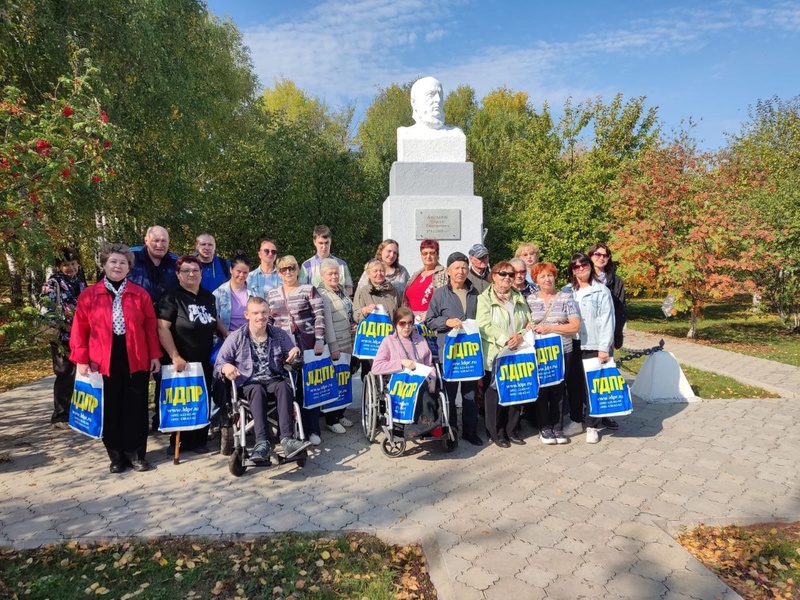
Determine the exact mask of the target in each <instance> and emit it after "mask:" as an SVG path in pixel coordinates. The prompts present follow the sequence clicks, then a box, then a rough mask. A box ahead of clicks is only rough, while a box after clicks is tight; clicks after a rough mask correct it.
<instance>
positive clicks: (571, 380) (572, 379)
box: [564, 340, 596, 423]
mask: <svg viewBox="0 0 800 600" xmlns="http://www.w3.org/2000/svg"><path fill="white" fill-rule="evenodd" d="M581 354H582V351H581V344H580V341H578V340H572V352H570V353H569V354H567V355H565V356H564V362H565V363H566V362H567V359H569V363H570V366H569V369H568V371H567V373H566V375H567V378H566V382H567V386H566V387H567V399H568V400H569V418H570V419H571V420H572V421H573V422H575V423H583V417H584V412H585V408H584V407H585V406H586V399H587V394H586V375H585V374H584V372H583V357H582V356H581ZM595 355H596V354H595Z"/></svg>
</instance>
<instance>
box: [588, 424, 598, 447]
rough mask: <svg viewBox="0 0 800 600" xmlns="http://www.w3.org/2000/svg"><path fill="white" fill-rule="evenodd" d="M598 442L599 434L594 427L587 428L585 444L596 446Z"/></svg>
mask: <svg viewBox="0 0 800 600" xmlns="http://www.w3.org/2000/svg"><path fill="white" fill-rule="evenodd" d="M599 441H600V434H599V433H598V431H597V428H596V427H587V428H586V443H587V444H596V443H597V442H599Z"/></svg>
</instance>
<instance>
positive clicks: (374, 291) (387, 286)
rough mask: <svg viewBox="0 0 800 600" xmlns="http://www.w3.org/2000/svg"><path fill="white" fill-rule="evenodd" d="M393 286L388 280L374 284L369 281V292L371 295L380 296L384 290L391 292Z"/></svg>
mask: <svg viewBox="0 0 800 600" xmlns="http://www.w3.org/2000/svg"><path fill="white" fill-rule="evenodd" d="M392 289H394V286H393V285H392V284H391V283H389V282H388V281H384V282H383V283H382V284H380V285H374V284H373V283H372V282H371V281H370V283H369V293H370V295H371V296H380V295H382V294H383V293H385V292H391V291H392Z"/></svg>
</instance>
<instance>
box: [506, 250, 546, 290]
mask: <svg viewBox="0 0 800 600" xmlns="http://www.w3.org/2000/svg"><path fill="white" fill-rule="evenodd" d="M508 262H509V263H511V266H513V267H514V281H513V282H512V283H511V285H513V286H514V289H515V290H517V291H518V292H519V293H520V294H522V297H523V298H525V299H526V300H527V299H528V296H530V295H531V294H533V293H535V292H536V291H538V289H539V286H537V285H536V284H535V283H531V282H529V281H528V280H527V279H526V277H528V276H530V272H529V271H528V269H527V268H526V266H525V261H524V260H522V259H521V258H512V259H511V260H510V261H508ZM534 267H535V265H534Z"/></svg>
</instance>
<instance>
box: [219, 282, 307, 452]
mask: <svg viewBox="0 0 800 600" xmlns="http://www.w3.org/2000/svg"><path fill="white" fill-rule="evenodd" d="M244 316H245V318H246V319H247V326H246V327H240V328H239V329H237V330H236V331H234V332H233V333H231V334H230V335H229V336H228V337H227V338H225V342H224V343H223V344H222V347H221V348H220V350H219V353H218V355H217V360H216V362H215V363H214V376H215V377H218V378H222V377H225V378H227V379H229V380H231V381H232V382H233V385H236V386H237V387H238V388H240V389H241V393H242V395H243V397H244V398H245V399H246V400H247V403H248V404H249V405H250V412H251V414H252V415H253V425H254V426H253V430H254V432H255V437H256V443H255V447H254V448H253V452H252V453H251V458H252V460H253V461H255V462H263V461H267V460H268V459H269V451H270V439H269V428H268V424H267V402H268V400H271V399H274V400H275V401H276V403H277V407H278V425H279V428H280V437H281V446H282V447H283V452H284V455H285V456H286V458H292V457H293V456H295V455H297V454H298V453H299V452H302V451H303V450H304V449H306V448H308V447H309V445H310V444H309V443H308V442H303V441H301V440H296V439H294V438H293V420H292V419H293V417H292V402H293V401H294V398H293V392H292V387H291V385H290V383H289V373H288V372H287V371H286V369H284V364H285V363H292V362H294V361H295V360H297V359H298V358H299V357H300V349H299V348H298V347H297V346H296V345H295V343H294V341H293V340H292V338H291V337H289V335H288V334H287V333H286V332H284V331H283V330H282V329H279V328H278V327H273V326H272V325H269V323H268V319H269V307H268V305H267V301H266V300H264V299H263V298H259V297H258V296H256V297H253V298H250V299H249V300H248V301H247V308H246V309H245V312H244Z"/></svg>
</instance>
